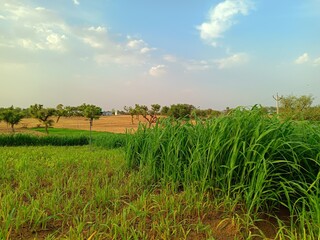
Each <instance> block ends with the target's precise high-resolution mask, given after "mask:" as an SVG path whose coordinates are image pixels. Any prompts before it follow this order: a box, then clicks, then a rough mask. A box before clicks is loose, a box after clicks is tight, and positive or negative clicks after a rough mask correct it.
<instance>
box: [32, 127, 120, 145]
mask: <svg viewBox="0 0 320 240" xmlns="http://www.w3.org/2000/svg"><path fill="white" fill-rule="evenodd" d="M33 130H34V131H37V132H41V133H45V130H44V129H43V128H33ZM50 135H52V136H67V137H86V138H88V139H89V136H90V131H88V130H77V129H66V128H51V129H50ZM91 135H92V144H93V145H95V146H99V147H104V148H107V149H113V148H119V147H123V146H125V144H126V136H125V134H121V133H111V132H97V131H92V133H91ZM87 144H89V140H88V143H87Z"/></svg>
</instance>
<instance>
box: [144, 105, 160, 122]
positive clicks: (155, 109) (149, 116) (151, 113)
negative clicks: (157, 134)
mask: <svg viewBox="0 0 320 240" xmlns="http://www.w3.org/2000/svg"><path fill="white" fill-rule="evenodd" d="M160 108H161V106H160V105H159V104H152V105H151V109H148V107H147V106H145V105H141V106H140V114H141V115H142V117H143V118H144V119H146V120H147V122H148V124H149V127H151V125H152V123H155V122H156V121H157V115H158V114H159V111H160Z"/></svg>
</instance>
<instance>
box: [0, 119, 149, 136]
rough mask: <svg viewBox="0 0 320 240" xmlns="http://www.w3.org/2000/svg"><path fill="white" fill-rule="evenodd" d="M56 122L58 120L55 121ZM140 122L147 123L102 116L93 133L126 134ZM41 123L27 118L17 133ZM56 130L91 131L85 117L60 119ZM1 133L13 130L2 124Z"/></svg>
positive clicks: (17, 129)
mask: <svg viewBox="0 0 320 240" xmlns="http://www.w3.org/2000/svg"><path fill="white" fill-rule="evenodd" d="M53 120H54V121H56V118H54V119H53ZM139 122H142V123H146V121H145V120H144V119H143V118H142V117H140V119H139V120H138V119H136V117H134V121H133V124H132V123H131V116H128V115H120V116H102V117H100V118H99V119H97V120H94V121H93V127H92V130H93V131H100V132H114V133H125V132H126V131H127V130H129V131H130V130H136V129H137V127H138V125H139ZM39 125H40V122H39V121H38V120H36V119H32V118H26V119H22V120H21V122H20V124H18V125H17V126H15V130H16V132H26V131H27V130H28V129H30V128H33V127H37V126H39ZM53 127H54V128H70V129H81V130H89V121H88V120H87V119H85V118H83V117H70V118H65V117H62V118H60V120H59V122H58V123H54V125H53ZM0 132H7V133H10V132H11V128H10V127H8V126H7V124H6V123H4V122H1V123H0Z"/></svg>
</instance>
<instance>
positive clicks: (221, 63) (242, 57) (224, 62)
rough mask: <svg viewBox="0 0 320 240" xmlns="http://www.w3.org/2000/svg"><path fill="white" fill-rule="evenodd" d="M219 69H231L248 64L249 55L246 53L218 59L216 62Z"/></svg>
mask: <svg viewBox="0 0 320 240" xmlns="http://www.w3.org/2000/svg"><path fill="white" fill-rule="evenodd" d="M214 62H215V63H216V64H217V65H218V68H219V69H224V68H230V67H234V66H237V65H241V64H244V63H246V62H248V55H247V54H245V53H237V54H234V55H232V56H230V57H226V58H222V59H218V60H215V61H214Z"/></svg>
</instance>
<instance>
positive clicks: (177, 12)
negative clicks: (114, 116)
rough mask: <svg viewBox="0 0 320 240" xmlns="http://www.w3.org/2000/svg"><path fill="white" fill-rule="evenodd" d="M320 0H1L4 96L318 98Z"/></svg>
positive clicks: (127, 101)
mask: <svg viewBox="0 0 320 240" xmlns="http://www.w3.org/2000/svg"><path fill="white" fill-rule="evenodd" d="M319 23H320V0H303V1H302V0H281V1H275V0H268V1H267V0H224V1H223V0H220V1H217V0H203V1H196V0H188V1H182V0H176V1H169V0H163V1H147V0H136V1H129V0H114V1H111V0H105V1H102V0H96V1H89V0H55V1H43V0H42V1H40V0H10V1H9V0H0V106H3V107H6V106H10V105H14V106H20V107H28V106H29V105H31V104H34V103H41V104H44V105H45V106H52V107H55V106H56V105H57V104H59V103H62V104H64V105H72V106H74V105H80V104H82V103H90V104H96V105H98V106H100V107H102V108H103V109H106V110H107V109H112V108H115V109H123V106H125V105H127V106H132V105H134V104H135V103H138V104H145V105H150V104H153V103H159V104H161V105H171V104H175V103H189V104H193V105H194V106H196V107H200V108H213V109H225V108H226V107H236V106H252V105H254V104H262V105H268V106H273V105H275V102H274V100H273V98H272V95H275V94H276V93H277V92H278V93H279V94H280V95H284V96H287V95H291V94H294V95H298V96H299V95H310V94H311V95H313V97H314V98H315V101H314V103H315V104H320V91H319V89H320V24H319Z"/></svg>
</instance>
